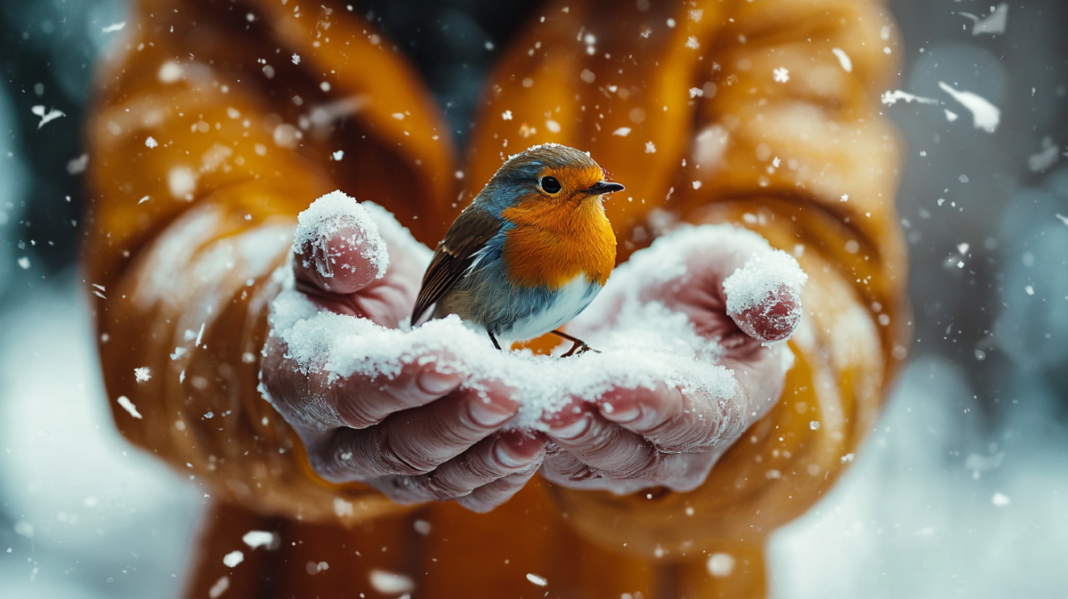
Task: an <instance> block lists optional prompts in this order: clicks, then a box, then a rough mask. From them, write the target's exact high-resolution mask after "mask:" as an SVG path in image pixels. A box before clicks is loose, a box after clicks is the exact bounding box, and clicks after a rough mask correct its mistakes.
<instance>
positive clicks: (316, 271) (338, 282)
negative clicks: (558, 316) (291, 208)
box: [293, 217, 381, 294]
mask: <svg viewBox="0 0 1068 599" xmlns="http://www.w3.org/2000/svg"><path fill="white" fill-rule="evenodd" d="M346 220H347V219H344V218H342V217H339V218H337V219H334V220H333V221H331V222H328V223H324V226H323V229H322V230H321V231H319V232H318V234H317V235H309V236H308V237H306V238H305V240H304V242H303V244H302V245H301V246H300V247H299V251H298V252H296V255H295V256H294V260H293V272H294V274H295V275H296V278H297V281H299V282H301V283H304V284H306V285H311V286H312V287H314V288H315V289H319V290H321V291H326V292H329V293H336V294H347V293H354V292H356V291H359V290H360V289H363V288H364V287H366V286H367V285H369V284H370V283H371V282H372V281H374V280H375V279H377V278H380V276H381V269H380V268H379V265H378V264H377V263H376V262H373V261H372V260H371V259H369V257H372V256H373V255H374V252H375V251H376V250H377V249H378V248H377V244H375V243H374V242H375V240H374V239H373V238H370V236H369V235H368V232H367V231H365V230H363V229H362V228H360V227H359V226H357V225H355V224H353V223H348V222H345V221H346Z"/></svg>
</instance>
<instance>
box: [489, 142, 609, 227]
mask: <svg viewBox="0 0 1068 599" xmlns="http://www.w3.org/2000/svg"><path fill="white" fill-rule="evenodd" d="M610 179H611V177H610V176H609V174H608V173H607V172H606V171H605V170H604V169H603V168H601V167H600V165H598V164H597V163H596V162H594V161H593V159H592V158H590V156H589V155H588V154H586V153H585V152H582V151H579V150H576V149H575V148H572V147H568V146H562V145H559V144H543V145H540V146H534V147H532V148H529V149H528V150H526V151H524V152H520V153H519V154H515V155H514V156H511V157H509V158H508V160H507V161H505V163H504V165H503V166H501V168H500V169H499V170H498V171H497V173H496V174H494V175H493V177H492V178H491V179H490V181H489V183H487V184H486V188H485V189H484V190H483V191H482V193H481V194H479V198H478V201H479V202H484V203H485V205H486V206H487V208H489V209H490V210H491V211H492V212H494V213H495V214H500V213H501V212H503V211H504V210H506V209H507V208H510V207H512V206H516V205H518V204H520V203H524V204H525V203H528V202H539V203H541V202H545V203H553V204H556V205H559V206H560V207H565V206H571V207H577V206H579V205H582V204H583V203H585V202H587V201H595V202H599V201H601V200H602V199H603V196H604V195H605V194H609V193H612V192H615V191H623V189H624V188H623V186H622V185H620V184H619V183H615V182H612V181H610Z"/></svg>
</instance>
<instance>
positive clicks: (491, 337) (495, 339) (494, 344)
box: [486, 329, 501, 349]
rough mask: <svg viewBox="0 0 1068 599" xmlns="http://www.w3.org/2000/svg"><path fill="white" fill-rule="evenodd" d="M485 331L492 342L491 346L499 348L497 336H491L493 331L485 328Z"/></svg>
mask: <svg viewBox="0 0 1068 599" xmlns="http://www.w3.org/2000/svg"><path fill="white" fill-rule="evenodd" d="M486 332H487V333H489V336H490V341H492V342H493V347H496V348H497V349H501V344H500V343H497V338H496V337H494V336H493V333H492V332H491V331H490V330H489V329H486Z"/></svg>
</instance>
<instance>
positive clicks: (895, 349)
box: [471, 0, 909, 576]
mask: <svg viewBox="0 0 1068 599" xmlns="http://www.w3.org/2000/svg"><path fill="white" fill-rule="evenodd" d="M638 4H642V3H638ZM643 6H644V7H645V8H646V9H647V10H646V11H644V12H643V11H642V10H641V8H640V7H638V6H637V5H636V3H633V2H625V3H624V2H620V3H612V2H607V1H599V0H591V1H589V2H586V3H576V2H573V1H569V2H558V3H555V4H553V5H550V6H549V7H547V8H546V9H545V10H544V11H543V13H542V14H544V15H545V16H544V17H543V18H541V19H540V20H539V21H538V23H536V24H535V26H534V27H533V28H532V30H531V31H530V32H529V33H528V35H527V36H526V37H525V38H523V39H522V40H520V42H519V43H517V44H516V47H515V48H514V50H513V52H512V53H511V54H510V55H509V56H508V57H506V58H505V60H504V61H503V62H502V65H501V67H500V68H499V69H498V71H497V73H496V76H495V78H494V85H493V87H492V89H491V91H490V93H489V95H488V97H487V98H486V103H485V105H484V107H483V110H484V113H485V114H484V118H483V119H482V120H481V121H480V123H481V128H480V129H479V130H478V132H477V134H476V143H475V145H474V149H473V158H474V162H475V165H476V166H475V168H476V173H475V174H474V176H472V177H471V179H472V180H475V181H478V180H482V177H483V176H484V175H485V173H486V172H490V168H491V167H492V164H493V163H494V162H495V161H497V160H499V154H500V153H509V152H515V151H519V150H520V149H522V148H525V147H526V146H528V145H531V144H533V143H538V142H559V143H565V144H570V145H576V146H579V147H583V148H585V149H589V150H590V151H591V153H592V155H593V156H594V157H596V159H597V160H598V161H599V162H600V163H601V164H602V165H604V166H605V168H607V169H608V170H609V171H611V172H612V174H613V176H614V177H615V178H616V180H618V181H620V182H621V183H624V184H625V185H626V186H627V190H626V191H625V192H623V193H620V194H616V196H614V197H613V199H612V200H611V201H610V202H609V203H608V207H607V209H608V211H609V217H610V219H611V220H612V222H613V225H614V226H615V227H616V230H617V231H616V232H617V237H618V238H619V239H620V243H621V248H620V249H621V252H620V253H621V256H623V257H625V256H626V255H627V254H628V253H629V252H630V251H632V250H634V249H636V248H639V247H642V246H644V245H647V244H648V243H649V240H650V239H651V238H652V237H653V236H655V235H656V234H657V233H658V232H660V231H663V230H664V229H665V226H666V225H667V226H669V225H670V224H671V223H672V222H679V221H684V222H692V223H702V222H730V223H734V224H736V225H739V226H743V227H748V228H751V229H753V230H755V231H757V232H759V233H760V234H761V235H763V236H764V237H766V238H767V239H768V240H769V241H770V242H771V243H772V245H774V246H776V247H779V248H781V249H784V250H786V251H787V252H789V253H791V254H792V255H794V256H795V257H797V259H798V261H799V262H800V264H801V266H802V268H803V269H804V270H805V271H806V272H807V273H808V275H809V277H810V278H809V282H808V283H807V285H806V286H805V288H804V291H803V298H802V299H803V303H804V309H805V312H804V317H803V320H802V324H801V326H800V328H799V330H798V331H797V332H796V334H795V335H794V337H793V339H792V340H791V341H790V345H789V347H790V348H791V349H792V351H793V353H794V356H795V364H794V366H793V368H792V370H790V371H789V373H788V375H787V380H786V386H785V390H784V392H783V395H782V398H781V400H780V401H779V403H778V404H777V406H776V407H775V408H774V409H772V411H771V412H770V413H769V414H767V415H766V416H765V417H764V418H762V419H761V420H760V421H758V422H757V423H755V424H754V425H753V426H752V427H751V428H750V430H748V431H747V432H746V433H745V434H744V436H743V437H742V438H741V439H740V440H739V441H737V442H736V443H735V445H734V446H733V447H731V448H730V450H729V451H728V452H727V453H726V454H725V455H724V456H723V457H722V459H721V460H720V461H719V463H718V464H717V465H716V466H715V468H714V469H713V471H712V473H711V475H710V476H709V477H708V479H707V481H706V482H705V484H704V485H703V486H702V487H701V488H699V489H697V490H695V491H693V492H689V493H673V492H653V493H639V494H635V495H631V496H616V495H612V494H609V493H603V492H587V491H575V490H568V489H560V488H556V489H555V490H554V494H555V496H556V498H557V499H558V501H559V503H560V506H561V509H562V511H563V512H564V513H566V514H567V518H568V520H569V521H570V522H572V523H573V525H574V526H576V527H577V528H578V529H579V530H581V531H582V532H583V533H585V534H586V535H588V536H590V537H593V538H595V539H598V540H600V541H602V542H603V543H605V544H607V545H610V546H614V547H620V546H625V547H628V548H629V549H631V550H634V551H637V552H640V553H643V554H646V555H651V556H654V555H655V556H656V557H664V556H666V555H674V556H680V555H687V554H690V555H701V554H702V552H704V551H708V552H711V551H715V550H723V549H724V548H726V547H732V546H738V545H739V544H741V545H750V546H759V545H760V544H761V543H762V542H763V539H764V538H765V537H766V536H767V535H768V534H769V533H770V532H771V531H772V530H773V529H774V528H776V527H778V526H780V525H782V524H784V523H785V522H787V521H789V520H790V519H792V518H794V517H796V516H798V515H799V514H801V513H803V512H804V511H805V510H807V509H808V508H809V507H810V506H811V505H812V504H813V503H814V502H815V501H817V500H818V499H819V497H820V496H821V495H822V494H823V493H824V492H825V491H826V490H827V489H828V488H829V487H830V485H831V484H832V483H833V482H834V481H835V479H836V478H837V477H838V476H839V475H840V474H841V472H842V470H843V468H845V467H846V465H847V464H848V463H849V462H850V461H851V459H852V456H853V452H854V451H855V449H856V448H857V446H858V444H859V443H860V442H861V440H862V439H863V437H864V433H865V431H867V430H868V429H870V428H871V426H872V425H873V423H874V422H875V419H876V418H877V416H878V413H879V410H880V407H881V404H882V402H883V400H884V398H885V396H886V394H887V393H888V391H889V388H890V384H891V381H892V378H893V375H894V373H895V372H896V371H897V370H898V369H899V367H900V365H901V364H902V363H903V360H904V358H905V356H906V347H905V346H906V345H907V341H906V340H907V338H908V334H909V326H908V319H909V314H908V311H907V306H906V304H905V297H904V290H905V282H906V281H905V276H906V270H905V269H906V265H905V252H904V244H903V241H902V238H901V234H900V230H899V228H898V226H897V223H896V214H895V210H894V204H893V202H894V195H895V192H896V184H897V178H898V174H899V173H898V164H899V160H900V158H899V149H898V147H899V144H898V141H897V137H896V133H895V131H894V130H893V129H892V127H891V126H890V125H889V124H888V123H887V121H886V119H885V118H884V117H883V116H881V114H880V112H879V110H878V109H879V92H880V91H881V90H885V89H888V87H887V86H889V85H890V84H891V82H892V76H893V73H894V72H895V70H896V64H897V60H896V56H897V54H898V52H899V51H900V46H899V44H898V42H897V38H896V33H895V29H894V25H893V23H892V20H891V19H890V17H889V14H888V11H887V10H886V8H885V7H884V6H883V5H882V4H881V3H880V2H876V1H863V0H759V1H757V2H747V1H744V0H739V1H735V2H721V1H707V2H702V1H698V2H666V3H655V2H654V3H644V4H643ZM608 12H611V14H612V15H613V18H612V19H609V20H605V19H598V18H596V15H598V14H602V15H603V14H607V13H608ZM598 23H600V24H598ZM483 164H484V165H485V166H482V170H483V172H482V173H478V172H477V169H478V168H479V166H480V165H483ZM620 196H622V197H620ZM701 571H702V572H704V570H703V568H702V569H701ZM705 576H707V573H706V574H705Z"/></svg>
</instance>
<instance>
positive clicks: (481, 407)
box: [471, 397, 515, 426]
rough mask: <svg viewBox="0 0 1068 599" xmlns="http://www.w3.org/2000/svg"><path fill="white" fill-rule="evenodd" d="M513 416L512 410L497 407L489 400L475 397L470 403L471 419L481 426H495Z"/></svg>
mask: <svg viewBox="0 0 1068 599" xmlns="http://www.w3.org/2000/svg"><path fill="white" fill-rule="evenodd" d="M514 415H515V411H514V410H510V409H508V408H506V407H504V406H501V405H497V404H495V403H493V402H492V401H490V400H489V399H484V398H481V397H476V398H475V399H474V400H473V401H472V402H471V417H472V418H474V419H475V422H477V423H478V424H480V425H482V426H497V425H498V424H501V423H503V422H504V421H505V420H508V419H509V418H511V417H512V416H514Z"/></svg>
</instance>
